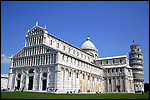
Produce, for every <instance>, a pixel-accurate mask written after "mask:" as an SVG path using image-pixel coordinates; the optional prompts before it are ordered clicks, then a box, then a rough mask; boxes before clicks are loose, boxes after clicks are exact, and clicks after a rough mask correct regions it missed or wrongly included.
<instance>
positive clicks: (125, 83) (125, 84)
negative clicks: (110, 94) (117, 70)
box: [124, 77, 128, 92]
mask: <svg viewBox="0 0 150 100" xmlns="http://www.w3.org/2000/svg"><path fill="white" fill-rule="evenodd" d="M124 86H125V92H128V91H127V77H125V79H124Z"/></svg>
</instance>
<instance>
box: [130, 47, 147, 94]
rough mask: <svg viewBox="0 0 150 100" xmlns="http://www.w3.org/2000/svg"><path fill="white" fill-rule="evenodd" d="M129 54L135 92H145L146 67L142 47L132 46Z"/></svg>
mask: <svg viewBox="0 0 150 100" xmlns="http://www.w3.org/2000/svg"><path fill="white" fill-rule="evenodd" d="M130 49H131V51H130V52H129V64H130V66H131V67H132V68H133V69H132V71H133V79H134V89H135V92H142V91H144V67H143V52H142V51H141V45H131V46H130Z"/></svg>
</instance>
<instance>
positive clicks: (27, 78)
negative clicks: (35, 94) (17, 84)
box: [25, 71, 29, 90]
mask: <svg viewBox="0 0 150 100" xmlns="http://www.w3.org/2000/svg"><path fill="white" fill-rule="evenodd" d="M28 84H29V73H28V71H26V86H25V89H26V90H28Z"/></svg>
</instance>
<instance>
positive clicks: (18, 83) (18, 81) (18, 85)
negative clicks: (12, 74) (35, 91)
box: [17, 80, 20, 88]
mask: <svg viewBox="0 0 150 100" xmlns="http://www.w3.org/2000/svg"><path fill="white" fill-rule="evenodd" d="M17 87H18V88H20V80H17Z"/></svg>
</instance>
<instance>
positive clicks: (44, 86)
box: [42, 80, 47, 90]
mask: <svg viewBox="0 0 150 100" xmlns="http://www.w3.org/2000/svg"><path fill="white" fill-rule="evenodd" d="M46 83H47V81H46V80H43V87H42V90H46Z"/></svg>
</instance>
